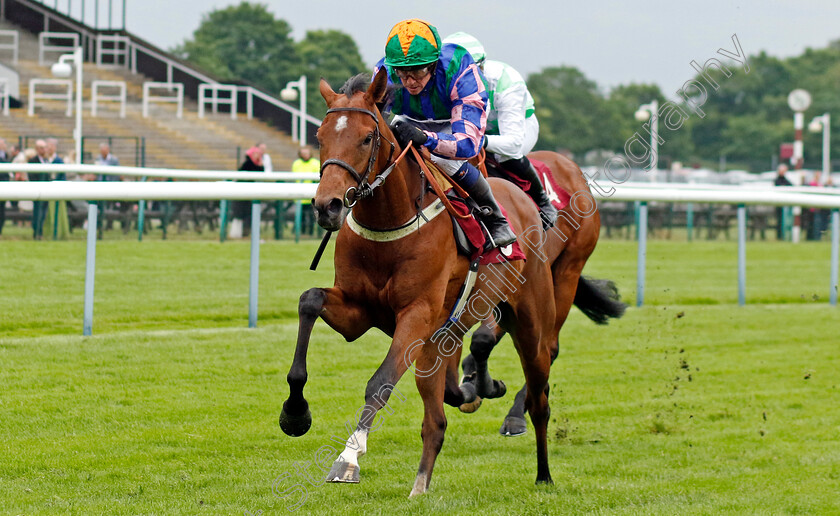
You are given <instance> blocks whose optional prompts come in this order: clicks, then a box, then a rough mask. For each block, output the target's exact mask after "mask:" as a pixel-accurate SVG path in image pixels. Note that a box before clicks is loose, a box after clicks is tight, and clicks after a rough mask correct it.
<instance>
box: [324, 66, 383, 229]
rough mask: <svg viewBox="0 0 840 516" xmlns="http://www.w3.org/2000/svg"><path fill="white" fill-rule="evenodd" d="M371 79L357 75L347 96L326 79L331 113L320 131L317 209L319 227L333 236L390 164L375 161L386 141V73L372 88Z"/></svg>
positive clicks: (326, 117)
mask: <svg viewBox="0 0 840 516" xmlns="http://www.w3.org/2000/svg"><path fill="white" fill-rule="evenodd" d="M367 77H369V76H367V75H358V76H356V77H354V78H352V79H350V80H349V81H347V84H345V87H344V88H345V91H344V94H343V95H342V94H338V93H336V92H334V91H333V90H332V88H330V85H329V84H328V83H327V81H325V80H324V79H321V86H320V88H321V96H322V97H324V100H325V101H326V102H327V107H328V108H329V110H328V111H327V115H326V116H325V117H324V121H323V122H322V123H321V127H320V129H318V142H319V143H320V144H321V163H322V164H321V181H320V183H319V184H318V190H317V191H316V192H315V198H314V199H312V206H313V208H314V209H315V215H316V217H317V219H318V225H320V226H321V227H322V228H324V229H327V230H330V231H336V230H338V229H339V228H340V227H341V225H342V224H343V223H344V218H345V217H346V216H347V214H348V212H349V209H350V208H351V207H352V206H353V205H354V204H355V203H356V202H357V201H358V200H360V198H361V197H362V196H363V190H364V187H365V186H366V185H367V183H368V182H369V181H372V180H373V177H374V176H375V175H376V172H377V170H378V169H379V168H380V167H382V168H384V167H385V166H387V163H383V162H382V161H385V160H379V161H378V162H377V159H376V158H377V156H378V154H379V150H380V148H381V143H382V141H383V137H382V134H381V132H380V122H381V121H382V115H381V114H380V113H379V110H378V109H377V107H376V104H377V103H379V102H381V101H382V100H383V99H384V97H385V93H386V90H387V82H388V81H387V75H386V73H385V70H384V68H383V69H381V70H380V71H379V73H378V74H376V77H375V78H374V80H373V82H368V79H367ZM383 126H384V127H387V125H384V124H383ZM386 130H387V129H386ZM389 148H390V146H389ZM386 158H387V157H386Z"/></svg>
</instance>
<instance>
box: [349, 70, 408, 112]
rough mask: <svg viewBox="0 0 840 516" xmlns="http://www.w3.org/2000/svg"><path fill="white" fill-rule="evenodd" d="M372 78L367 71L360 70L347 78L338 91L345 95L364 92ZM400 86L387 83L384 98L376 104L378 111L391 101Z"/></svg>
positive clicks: (350, 95)
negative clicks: (360, 71)
mask: <svg viewBox="0 0 840 516" xmlns="http://www.w3.org/2000/svg"><path fill="white" fill-rule="evenodd" d="M372 80H373V76H372V75H371V74H370V73H368V72H362V73H360V74H356V75H354V76H353V77H350V78H349V79H347V81H346V82H345V83H344V85H343V86H342V87H341V89H339V90H338V92H339V93H343V94H344V95H346V96H347V97H352V96H353V95H355V94H357V93H365V92H366V91H367V90H368V87H369V86H370V83H371V81H372ZM400 88H401V87H400V86H396V85H394V84H389V85H388V89H387V91H386V92H385V100H384V101H383V102H380V103H378V104H377V105H376V107H378V108H379V110H380V111H382V109H383V107H384V106H387V105H389V104H390V103H391V100H392V99H393V97H394V94H395V93H394V92H396V91H397V90H398V89H400Z"/></svg>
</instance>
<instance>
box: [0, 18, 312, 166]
mask: <svg viewBox="0 0 840 516" xmlns="http://www.w3.org/2000/svg"><path fill="white" fill-rule="evenodd" d="M0 29H5V30H18V32H19V41H20V59H19V62H18V65H17V66H13V65H12V64H11V63H10V62H9V61H10V59H9V57H10V56H7V55H6V54H5V53H4V54H2V55H0V60H2V61H3V62H4V63H6V64H7V66H10V67H12V68H15V69H16V70H17V71H18V73H19V75H20V98H19V100H20V101H21V103H22V107H21V108H18V109H12V110H11V114H10V116H9V117H2V116H0V137H3V138H5V139H6V140H7V141H8V142H9V143H16V142H17V141H18V137H23V138H24V142H23V143H24V145H28V146H30V147H31V146H33V145H34V139H36V138H46V137H55V138H58V139H59V152H60V153H61V154H62V155H66V154H67V153H69V152H70V151H71V150H72V149H73V128H74V127H75V117H74V116H70V117H68V116H66V109H67V105H66V103H65V102H64V101H59V100H38V102H37V105H36V109H35V115H34V116H32V117H30V116H28V114H27V107H28V100H29V98H28V97H29V81H31V80H32V79H35V78H44V79H50V78H53V76H52V73H51V71H50V67H49V66H40V65H39V64H38V38H37V36H36V35H33V34H31V33H28V32H27V31H25V30H19V28H18V27H16V26H14V25H11V24H9V23H7V22H0ZM47 57H48V59H51V60H55V59H56V54H50V55H49V56H47ZM69 79H71V80H74V79H75V76H71V77H70V78H69ZM94 80H107V81H124V82H125V83H126V94H127V102H126V117H125V118H119V103H118V102H113V101H100V102H99V105H98V108H97V109H98V116H97V117H95V118H94V117H93V116H92V115H91V111H90V110H91V93H92V91H91V85H92V82H93V81H94ZM149 80H151V79H149V78H147V77H146V76H144V75H140V74H134V73H131V71H130V70H128V69H123V68H113V67H102V68H99V67H97V66H96V65H95V63H85V64H84V68H83V91H82V95H83V97H84V99H85V100H84V102H83V107H84V111H83V112H84V118H83V133H84V135H85V138H86V139H85V149H84V151H85V162H86V163H90V162H92V160H93V159H94V158H95V156H96V155H97V154H98V144H99V142H100V141H107V140H108V138H109V137H110V138H112V139H113V140H112V144H111V148H112V153H113V154H114V155H116V156H117V157H119V158H120V160H121V163H122V164H124V165H135V164H139V163H140V157H139V151H138V149H137V144H136V143H135V141H134V139H133V138H135V137H136V138H137V139H145V164H146V166H148V167H159V168H183V169H210V170H232V169H235V168H237V166H238V164H239V163H240V162H241V161H242V160H243V159H244V154H245V151H246V150H247V149H248V148H250V147H251V146H252V145H254V144H255V143H258V142H262V143H265V144H266V145H267V147H268V150H269V154H271V156H272V161H273V166H274V169H275V170H289V168H290V167H291V162H292V161H293V160H294V159H295V158H296V154H297V148H298V147H297V144H296V143H295V142H292V141H291V138H290V137H289V135H288V134H286V133H284V132H281V131H278V130H276V129H274V128H272V127H270V126H268V125H267V124H265V123H264V122H262V121H260V120H256V119H254V120H248V119H247V117H246V116H245V115H244V114H240V115H238V117H237V119H236V120H231V119H230V115H229V114H224V113H219V114H212V113H209V106H208V113H207V115H206V117H205V118H199V117H198V113H197V112H198V104H197V103H196V102H195V101H192V100H190V99H185V102H184V112H183V118H182V119H178V118H176V116H175V111H176V109H175V105H174V104H151V105H150V106H149V115H150V116H149V117H148V118H144V117H143V116H142V98H143V83H144V82H146V81H149ZM39 91H47V90H46V89H39ZM48 91H59V89H49V90H48ZM112 91H113V90H109V91H106V92H105V93H106V94H109V95H110V94H112ZM74 98H75V97H74Z"/></svg>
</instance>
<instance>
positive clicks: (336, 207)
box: [327, 198, 344, 215]
mask: <svg viewBox="0 0 840 516" xmlns="http://www.w3.org/2000/svg"><path fill="white" fill-rule="evenodd" d="M343 207H344V203H343V202H341V199H338V198H335V199H333V200H331V201H330V203H329V204H328V205H327V213H329V214H330V215H336V214H338V213H340V212H341V208H343Z"/></svg>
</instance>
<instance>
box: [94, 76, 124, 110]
mask: <svg viewBox="0 0 840 516" xmlns="http://www.w3.org/2000/svg"><path fill="white" fill-rule="evenodd" d="M101 88H117V89H118V90H119V93H118V94H116V95H103V94H101V93H99V90H100V89H101ZM90 96H91V101H92V102H91V107H90V114H91V115H92V116H97V107H98V104H99V103H100V102H102V101H103V100H104V101H109V102H119V103H120V118H125V102H126V89H125V81H93V82H92V83H91V93H90Z"/></svg>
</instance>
